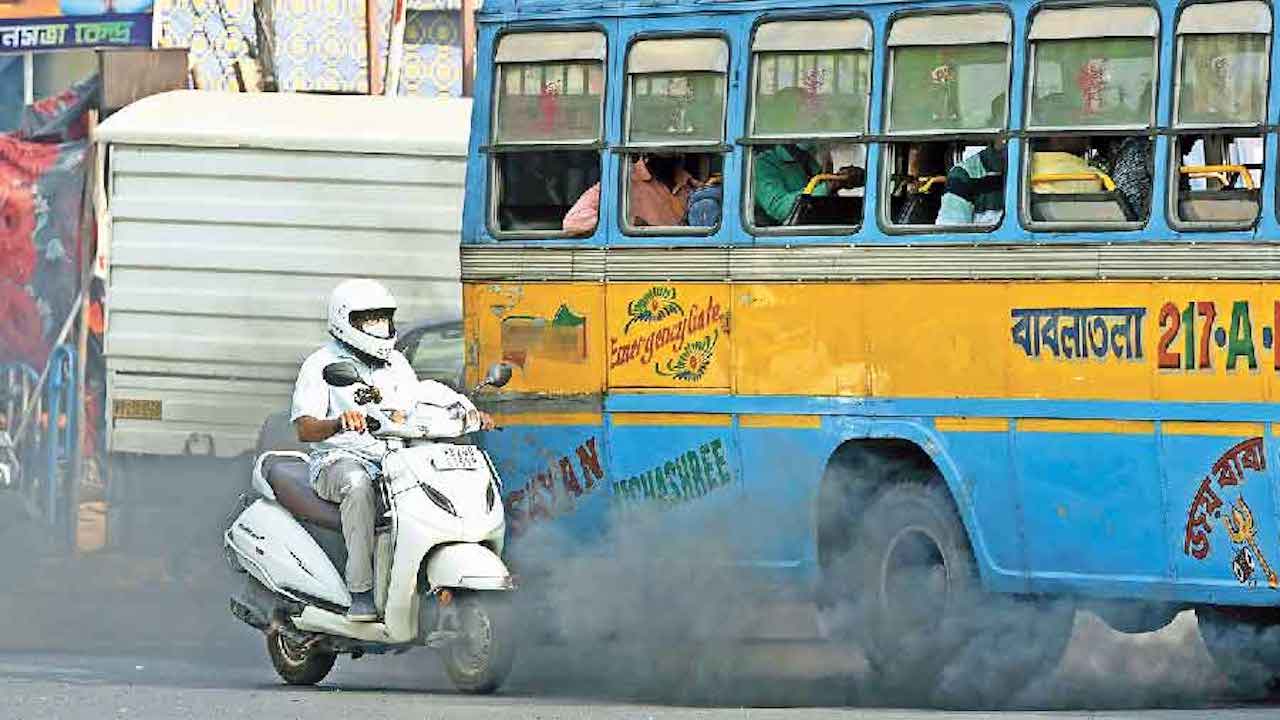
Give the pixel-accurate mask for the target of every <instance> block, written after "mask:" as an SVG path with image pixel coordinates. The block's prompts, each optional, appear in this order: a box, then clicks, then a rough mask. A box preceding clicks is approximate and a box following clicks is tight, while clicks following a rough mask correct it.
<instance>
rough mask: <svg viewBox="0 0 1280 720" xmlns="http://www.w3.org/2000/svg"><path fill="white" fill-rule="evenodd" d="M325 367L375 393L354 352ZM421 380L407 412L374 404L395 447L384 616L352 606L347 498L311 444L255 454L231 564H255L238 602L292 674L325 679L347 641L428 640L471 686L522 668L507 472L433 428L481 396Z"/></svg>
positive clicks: (381, 593)
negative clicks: (344, 522) (349, 614)
mask: <svg viewBox="0 0 1280 720" xmlns="http://www.w3.org/2000/svg"><path fill="white" fill-rule="evenodd" d="M324 378H325V381H326V382H327V383H328V384H329V385H331V386H334V387H350V386H356V385H360V386H363V387H358V388H357V389H356V390H355V392H356V393H357V397H364V398H376V397H377V392H376V391H375V390H374V389H373V388H372V387H371V385H370V384H369V383H368V382H366V381H365V380H364V379H363V378H362V377H360V374H359V372H358V371H357V369H356V367H355V366H354V365H352V364H351V363H349V362H338V363H334V364H332V365H329V366H328V367H326V368H325V369H324ZM510 379H511V368H510V366H508V365H501V364H500V365H495V366H494V367H493V369H492V370H490V372H489V375H488V377H486V378H485V381H484V382H483V383H481V384H480V385H479V386H477V388H476V389H477V390H478V389H479V388H481V387H484V386H492V387H501V386H503V385H505V384H506V383H507V382H508V381H509V380H510ZM420 390H421V391H422V392H420V395H422V396H424V397H419V398H418V403H417V405H416V406H415V409H414V410H413V411H412V412H410V413H409V416H408V418H407V419H406V420H405V422H403V423H396V422H393V421H392V419H391V415H390V413H389V412H387V411H384V410H383V409H381V408H378V407H376V402H371V403H369V404H368V405H367V406H365V407H364V408H363V409H364V410H365V412H366V415H367V417H368V421H369V431H370V432H371V434H372V435H373V436H374V437H376V438H379V439H380V440H383V441H384V442H386V443H387V445H388V454H387V455H386V458H385V460H384V461H383V464H382V470H383V472H382V475H381V476H380V477H379V478H377V479H376V481H375V482H376V484H377V486H378V498H379V508H378V516H379V520H378V525H377V529H376V531H375V539H374V604H375V605H376V606H377V608H378V612H379V615H380V619H379V620H378V621H376V622H352V621H350V620H347V618H346V616H345V614H344V613H345V611H346V609H347V608H348V607H349V606H350V605H351V596H350V594H349V593H348V592H347V588H346V585H345V583H344V582H343V580H342V575H341V574H340V573H339V572H338V568H340V567H345V563H346V546H345V543H344V541H343V539H342V534H341V527H342V526H341V518H340V515H339V512H338V506H337V505H335V504H332V503H328V502H326V501H324V500H322V499H320V497H319V496H318V495H316V494H315V492H314V491H313V490H312V488H311V484H310V482H309V475H308V470H307V456H306V455H305V454H303V453H299V452H265V453H263V454H262V455H261V456H260V457H259V458H258V459H257V462H256V463H255V465H254V470H253V493H252V494H249V495H246V496H245V497H244V498H242V503H241V506H240V507H243V508H244V509H243V511H242V512H239V514H238V515H237V516H236V517H235V518H234V520H231V521H230V524H229V527H228V528H227V530H226V532H225V534H224V550H225V552H226V555H227V560H228V562H229V563H230V564H231V566H232V568H233V569H234V570H237V571H239V572H244V573H247V576H246V577H245V582H244V586H243V588H242V589H241V591H240V592H239V593H238V594H236V595H235V596H233V597H232V598H231V611H232V613H233V614H234V615H236V617H239V618H240V619H241V620H243V621H244V622H246V623H248V624H249V625H252V626H253V627H256V628H258V629H260V630H262V631H263V632H264V633H266V636H267V651H268V653H269V654H270V656H271V661H272V664H273V665H274V666H275V669H276V672H277V673H279V675H280V677H281V678H283V679H284V680H285V682H287V683H289V684H294V685H312V684H315V683H317V682H320V681H321V680H322V679H324V677H325V676H326V675H327V674H328V673H329V670H330V669H332V667H333V663H334V660H335V659H336V657H337V655H338V654H341V653H350V654H351V655H352V656H353V657H354V658H359V657H360V656H361V655H363V654H364V653H366V652H372V653H382V652H388V651H391V652H403V651H404V650H407V649H409V648H411V647H414V646H423V645H425V646H427V647H432V648H437V649H439V650H441V651H442V655H443V659H444V665H445V669H446V671H447V672H448V674H449V677H450V679H451V680H452V681H453V683H454V684H455V685H456V686H457V688H458V689H459V690H462V691H464V692H472V693H488V692H492V691H494V690H495V689H497V687H498V686H499V685H500V684H501V683H502V681H503V680H504V679H505V678H506V676H507V673H508V672H509V671H510V669H511V665H512V661H513V659H514V653H515V646H514V634H513V622H512V619H511V609H510V598H509V593H510V591H512V590H514V589H515V583H514V580H513V579H512V576H511V573H510V572H509V571H508V569H507V566H506V565H505V564H504V563H503V561H502V559H501V555H502V546H503V535H504V531H505V525H504V518H503V509H502V494H501V490H502V486H501V480H500V479H499V478H498V474H497V472H496V471H495V470H494V467H493V464H492V463H491V462H490V460H489V458H488V456H487V455H486V454H485V453H484V452H483V451H482V450H480V449H479V448H477V447H474V446H471V445H455V444H449V443H441V442H432V440H431V439H432V438H437V439H438V438H446V437H455V436H458V435H462V434H464V433H466V432H470V431H474V430H476V429H478V428H476V427H474V422H475V417H476V415H475V413H474V412H467V411H468V410H473V409H474V406H471V405H470V401H467V400H465V398H463V397H461V396H459V395H458V394H456V393H454V392H453V391H452V390H449V389H448V388H446V387H444V386H443V385H439V384H437V383H430V382H424V383H423V384H422V386H421V387H420ZM361 394H363V395H361ZM468 418H470V420H471V423H472V424H471V426H468ZM234 514H235V513H233V515H234Z"/></svg>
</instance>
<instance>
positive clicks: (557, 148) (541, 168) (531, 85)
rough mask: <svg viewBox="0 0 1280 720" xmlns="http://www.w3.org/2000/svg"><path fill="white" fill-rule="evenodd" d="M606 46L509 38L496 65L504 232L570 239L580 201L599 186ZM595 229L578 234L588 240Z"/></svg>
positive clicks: (497, 174) (591, 36)
mask: <svg viewBox="0 0 1280 720" xmlns="http://www.w3.org/2000/svg"><path fill="white" fill-rule="evenodd" d="M604 59H605V38H604V35H603V34H601V33H593V32H566V33H519V34H512V35H507V36H504V37H503V38H502V39H501V40H500V41H499V44H498V50H497V55H496V57H495V66H496V68H495V78H494V113H493V116H494V120H493V148H492V149H491V153H492V156H493V160H492V188H493V192H492V195H493V200H494V218H493V220H494V226H495V227H496V228H497V229H498V230H499V231H501V232H513V233H521V234H528V233H538V234H546V235H561V234H565V229H564V227H563V220H564V217H565V215H566V213H568V211H569V209H570V207H571V206H572V205H573V203H574V201H575V200H576V199H577V198H578V197H579V196H581V195H582V194H583V193H584V192H586V191H587V190H588V189H589V188H592V187H597V190H596V192H597V193H598V183H599V181H600V160H601V156H600V152H601V151H600V142H601V139H602V137H603V135H602V121H603V117H604V115H603V113H604ZM594 230H595V223H594V221H593V222H592V225H591V226H590V227H589V228H586V229H585V231H580V232H578V233H577V234H581V235H589V234H591V232H593V231H594Z"/></svg>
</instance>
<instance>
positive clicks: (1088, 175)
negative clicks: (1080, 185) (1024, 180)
mask: <svg viewBox="0 0 1280 720" xmlns="http://www.w3.org/2000/svg"><path fill="white" fill-rule="evenodd" d="M1071 180H1100V181H1102V187H1103V188H1105V189H1106V191H1107V192H1115V190H1116V181H1115V180H1112V179H1111V176H1110V175H1108V174H1106V173H1104V172H1102V171H1101V170H1094V171H1092V172H1070V173H1041V174H1039V175H1032V176H1031V182H1032V183H1033V184H1034V183H1039V182H1044V183H1052V182H1068V181H1071Z"/></svg>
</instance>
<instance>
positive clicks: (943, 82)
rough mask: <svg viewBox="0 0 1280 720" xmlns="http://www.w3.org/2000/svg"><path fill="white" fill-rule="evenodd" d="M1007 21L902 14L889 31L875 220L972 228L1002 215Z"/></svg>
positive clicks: (902, 226)
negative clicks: (878, 216)
mask: <svg viewBox="0 0 1280 720" xmlns="http://www.w3.org/2000/svg"><path fill="white" fill-rule="evenodd" d="M1011 29H1012V28H1011V22H1010V20H1009V17H1008V16H1007V15H1005V14H1003V13H965V14H959V15H957V14H949V15H919V16H907V17H904V18H901V19H899V20H897V21H895V22H894V24H893V26H892V28H891V29H890V31H889V41H888V44H889V50H890V53H891V58H890V80H889V97H888V103H887V105H888V113H887V123H886V125H887V127H888V131H889V134H891V135H893V136H898V137H901V138H902V139H901V140H898V141H895V142H890V143H886V145H885V148H886V151H887V161H886V163H885V175H884V186H883V187H884V191H883V192H882V197H883V199H884V200H883V204H882V208H881V211H882V213H883V215H882V220H883V221H884V222H885V224H886V225H888V226H889V227H891V228H896V229H899V230H908V229H912V230H925V229H932V228H934V227H936V226H938V225H944V226H951V227H954V228H955V229H959V230H963V229H972V230H979V229H983V228H990V227H993V226H995V225H998V224H999V223H1000V221H1001V220H1002V219H1003V217H1004V183H1005V148H1004V143H1003V139H1002V138H1001V137H1000V133H1001V132H1002V131H1003V130H1004V129H1005V127H1006V121H1005V120H1006V107H1007V105H1008V103H1007V97H1008V95H1007V89H1008V85H1009V39H1010V35H1011Z"/></svg>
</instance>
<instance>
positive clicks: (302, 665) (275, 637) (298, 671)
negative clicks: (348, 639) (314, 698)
mask: <svg viewBox="0 0 1280 720" xmlns="http://www.w3.org/2000/svg"><path fill="white" fill-rule="evenodd" d="M267 654H268V655H270V656H271V664H272V666H274V667H275V669H276V674H277V675H279V676H280V678H281V679H282V680H284V681H285V682H286V683H288V684H289V685H315V684H316V683H318V682H320V681H321V680H324V679H325V676H327V675H328V674H329V671H330V670H332V669H333V663H334V661H336V660H337V659H338V656H337V655H336V654H334V653H331V652H322V651H319V650H315V649H307V648H305V647H303V646H302V645H301V644H300V643H297V642H294V641H293V640H291V639H289V638H288V637H287V636H286V635H285V634H284V633H282V632H280V631H278V630H268V631H267Z"/></svg>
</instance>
